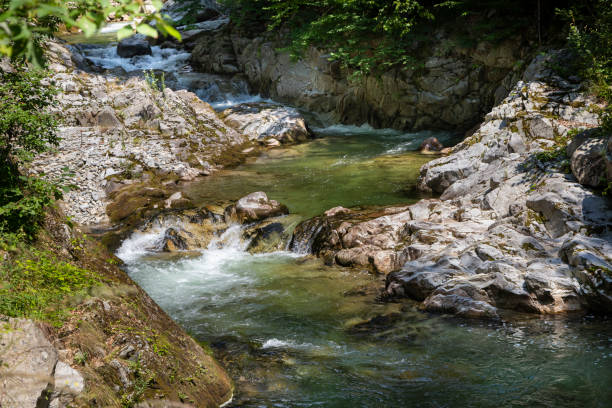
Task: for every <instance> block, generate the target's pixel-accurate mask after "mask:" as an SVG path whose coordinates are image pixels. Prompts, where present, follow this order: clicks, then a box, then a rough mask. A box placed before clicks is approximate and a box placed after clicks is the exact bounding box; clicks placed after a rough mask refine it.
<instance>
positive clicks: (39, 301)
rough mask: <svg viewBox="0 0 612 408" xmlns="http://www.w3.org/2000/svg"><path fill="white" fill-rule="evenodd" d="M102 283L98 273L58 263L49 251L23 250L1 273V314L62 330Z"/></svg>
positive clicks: (5, 262) (17, 253) (7, 262)
mask: <svg viewBox="0 0 612 408" xmlns="http://www.w3.org/2000/svg"><path fill="white" fill-rule="evenodd" d="M0 239H2V238H0ZM100 282H101V281H100V277H99V276H98V275H97V274H96V273H94V272H91V271H89V270H87V269H83V268H79V267H76V266H74V265H72V264H70V263H68V262H65V261H61V260H58V259H57V257H56V256H55V255H53V254H52V253H51V252H49V251H45V250H39V249H35V248H26V247H21V248H19V249H18V250H17V251H16V254H15V256H13V257H12V259H10V260H5V261H3V263H2V268H1V269H0V314H3V315H6V316H10V317H26V318H32V319H36V320H44V321H46V322H48V323H50V324H52V325H54V326H57V327H59V326H61V325H62V323H63V322H64V321H65V320H66V319H67V317H68V316H69V313H70V311H71V310H72V308H73V305H74V304H75V303H76V302H75V300H77V299H79V298H81V299H82V298H83V297H86V296H88V292H89V290H90V289H91V288H92V287H94V286H97V285H99V284H100Z"/></svg>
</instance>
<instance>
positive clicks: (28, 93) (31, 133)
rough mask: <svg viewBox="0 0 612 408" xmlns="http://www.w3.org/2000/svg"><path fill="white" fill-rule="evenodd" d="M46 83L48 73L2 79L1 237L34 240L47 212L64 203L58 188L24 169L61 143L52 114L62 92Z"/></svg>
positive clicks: (2, 76) (20, 70)
mask: <svg viewBox="0 0 612 408" xmlns="http://www.w3.org/2000/svg"><path fill="white" fill-rule="evenodd" d="M44 78H45V72H44V71H40V70H27V69H26V68H25V67H24V66H18V67H17V69H16V71H15V72H2V73H0V232H1V231H4V232H13V233H14V232H18V231H23V232H25V234H26V235H27V236H28V237H30V238H32V237H33V236H34V234H35V233H36V231H37V229H38V228H39V226H40V222H41V220H42V219H43V216H44V211H45V208H46V207H47V206H48V205H49V204H50V203H51V202H52V201H53V200H54V199H58V198H60V197H61V193H60V190H59V189H58V188H57V186H55V185H54V184H52V183H49V182H47V181H45V180H42V179H39V178H36V177H29V176H25V175H23V174H21V172H20V169H19V168H20V166H22V165H23V164H24V163H25V162H27V161H29V160H31V159H32V157H33V156H34V155H35V154H36V153H40V152H43V151H45V150H46V149H48V148H49V147H50V146H53V145H57V143H58V138H57V134H56V130H57V120H56V118H55V117H54V116H53V115H51V114H49V113H46V110H47V109H48V108H49V107H50V106H52V105H53V96H54V94H55V92H56V91H55V89H54V88H53V87H51V86H47V85H45V84H44V81H43V80H44Z"/></svg>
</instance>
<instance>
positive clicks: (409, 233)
mask: <svg viewBox="0 0 612 408" xmlns="http://www.w3.org/2000/svg"><path fill="white" fill-rule="evenodd" d="M563 56H564V54H563V53H552V55H551V56H548V57H544V56H539V57H537V58H536V59H535V60H534V62H533V63H532V64H531V65H530V66H529V67H528V69H527V71H526V73H525V77H524V81H521V82H519V83H518V84H517V86H516V87H515V88H514V90H513V91H512V92H511V93H510V95H508V97H507V98H506V99H504V101H503V102H502V103H501V104H499V105H497V106H496V107H495V108H493V110H492V111H491V112H490V113H489V114H488V115H487V116H486V119H485V121H484V122H483V123H482V124H481V126H480V127H479V128H478V130H476V132H475V133H474V134H473V135H472V136H471V137H469V138H467V139H466V140H465V141H464V142H462V143H461V144H459V145H458V146H456V147H455V148H453V152H452V154H451V155H450V156H447V157H442V158H439V159H436V160H433V161H431V162H429V163H428V164H426V165H425V166H423V168H422V170H421V176H420V179H419V186H420V188H421V189H423V190H426V191H430V192H431V191H433V192H436V193H441V197H440V199H428V200H421V201H420V202H418V203H416V204H413V205H410V206H407V207H396V208H386V209H379V210H367V211H366V210H352V211H351V212H348V213H347V212H345V211H343V212H340V213H337V212H336V211H329V212H327V213H326V215H325V216H321V217H317V218H314V219H311V220H308V221H305V222H304V223H302V224H300V225H299V226H298V227H297V228H296V230H295V234H294V237H293V241H292V247H293V249H294V250H296V251H302V252H303V251H304V250H306V251H308V252H311V253H314V254H317V255H319V256H321V257H323V258H324V259H325V260H326V261H328V262H330V263H337V264H340V265H345V266H358V267H367V268H370V269H371V270H374V271H377V272H382V273H386V274H387V278H386V287H385V292H384V293H385V296H391V297H393V296H400V297H401V296H406V297H410V298H413V299H416V300H419V301H422V308H423V309H425V310H428V311H432V312H443V313H453V314H457V315H461V316H465V317H486V318H491V317H493V318H495V317H497V316H498V315H499V310H516V311H521V312H528V313H564V312H569V311H576V310H586V309H590V310H594V311H599V312H605V313H610V312H612V308H611V307H610V300H611V299H612V292H611V290H610V288H611V282H612V281H611V277H612V274H611V273H610V270H611V269H610V265H611V263H612V246H611V245H612V209H611V208H610V201H609V200H608V199H607V198H605V197H602V196H600V195H597V194H595V193H594V192H593V191H591V190H589V188H588V187H587V186H584V185H582V184H580V183H579V182H578V180H576V179H575V178H574V177H573V176H572V175H571V174H567V173H565V171H567V168H568V165H569V158H563V157H560V158H557V159H554V158H553V159H546V157H547V156H546V155H544V156H542V155H538V154H537V153H541V152H543V151H544V150H548V151H556V150H557V149H560V148H561V149H564V148H565V144H560V143H561V142H559V140H563V138H564V135H566V134H567V132H568V131H569V129H571V128H590V127H594V126H597V124H598V118H597V116H596V115H594V114H592V113H590V111H589V105H591V104H594V103H595V101H594V100H590V99H589V98H587V97H586V96H584V95H582V94H580V92H579V89H580V84H578V83H571V82H568V81H567V80H565V79H563V78H560V77H558V76H557V75H556V74H555V73H553V72H552V71H550V70H549V69H548V68H547V66H548V61H549V59H550V58H563ZM578 102H580V103H578ZM585 133H586V135H578V136H576V141H575V143H573V144H571V145H570V147H568V149H569V150H568V154H569V155H570V156H571V157H576V158H578V157H579V156H578V155H581V156H580V157H584V155H586V156H588V155H589V154H591V153H590V152H593V151H598V152H601V149H602V148H606V143H607V139H603V138H600V139H593V138H592V131H588V132H585ZM551 135H552V136H551ZM565 143H567V142H565ZM594 146H595V147H594ZM542 157H544V158H542ZM599 157H601V161H596V160H590V161H589V160H587V159H582V160H581V161H580V160H576V163H577V164H578V162H579V161H580V163H581V164H580V165H581V166H582V167H580V168H581V169H584V168H586V171H584V174H595V173H597V174H600V175H601V174H604V173H605V166H604V165H603V163H604V160H605V158H604V155H602V154H601V153H599ZM595 168H596V170H594V169H595ZM587 180H588V177H585V178H583V179H582V181H587Z"/></svg>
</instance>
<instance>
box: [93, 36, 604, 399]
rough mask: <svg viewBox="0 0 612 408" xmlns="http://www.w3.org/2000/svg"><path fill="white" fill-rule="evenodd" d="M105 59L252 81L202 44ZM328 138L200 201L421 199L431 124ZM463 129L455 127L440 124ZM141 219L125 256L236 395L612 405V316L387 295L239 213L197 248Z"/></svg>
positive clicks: (266, 161) (375, 282) (222, 87)
mask: <svg viewBox="0 0 612 408" xmlns="http://www.w3.org/2000/svg"><path fill="white" fill-rule="evenodd" d="M86 53H87V54H88V56H89V57H90V58H91V59H92V60H93V61H95V62H96V63H98V64H99V65H101V66H104V67H105V68H109V69H113V68H117V67H121V68H123V69H125V70H126V71H139V70H144V69H147V70H148V69H160V70H164V71H167V72H168V73H169V75H173V77H172V78H170V79H171V82H172V81H174V82H172V84H173V86H176V87H183V88H187V89H191V90H193V91H195V92H196V93H197V94H198V96H200V97H201V98H202V99H204V100H207V101H209V102H211V103H212V104H214V106H216V107H217V108H219V109H221V108H224V107H226V106H231V105H232V104H236V103H239V102H242V101H247V100H259V99H260V98H259V97H258V96H253V95H249V94H248V91H247V88H246V87H245V85H244V83H241V82H240V80H233V81H234V82H232V79H229V80H228V79H227V78H219V77H216V76H207V75H205V74H197V73H193V72H190V69H189V67H188V65H187V59H188V54H186V53H181V52H177V51H174V50H163V49H160V48H158V47H154V48H153V56H150V57H137V58H134V59H130V60H126V59H121V58H119V57H117V56H116V53H114V51H113V47H112V46H94V47H90V48H87V49H86ZM314 131H315V134H316V136H317V139H315V140H313V141H311V142H308V143H304V144H301V145H298V146H292V147H287V148H279V149H275V150H270V151H268V152H267V153H265V154H263V155H262V156H260V157H258V158H256V159H253V160H251V161H249V162H247V163H245V164H244V165H242V166H240V167H238V168H236V169H234V170H228V171H223V172H220V173H218V174H216V175H214V176H212V177H209V178H206V179H205V180H203V181H200V182H197V183H193V184H192V185H190V186H189V188H188V191H187V193H188V194H189V195H190V196H191V197H192V198H193V199H194V200H196V201H197V202H200V203H215V202H220V201H226V200H230V199H237V198H239V197H241V196H243V195H245V194H247V193H250V192H253V191H257V190H262V191H266V192H267V193H268V195H269V196H270V197H272V198H274V199H277V200H279V201H281V202H283V203H285V204H287V205H288V207H289V209H290V210H291V212H292V213H294V214H296V216H297V217H299V218H307V217H311V216H313V215H317V214H320V213H321V212H322V211H324V210H326V209H328V208H331V207H334V206H337V205H343V206H356V205H392V204H406V203H411V202H414V201H415V200H417V199H418V198H419V197H418V195H417V194H416V193H415V191H414V183H415V181H416V177H417V175H418V169H419V167H420V166H421V165H422V164H423V163H425V162H426V161H427V160H428V157H426V156H422V155H419V154H417V153H415V152H414V151H413V150H415V149H416V148H417V147H418V144H419V142H420V140H422V139H423V138H425V137H428V136H430V135H434V133H431V132H420V133H413V134H410V133H401V132H396V131H391V130H383V131H380V130H378V131H375V130H373V129H371V128H368V127H359V128H356V127H347V126H332V127H322V128H318V129H314ZM435 135H436V136H437V137H439V138H444V139H446V140H447V142H449V141H450V139H449V138H451V135H447V134H437V133H436V134H435ZM162 232H163V231H162V230H159V231H152V232H149V233H147V234H144V233H139V232H136V233H134V235H133V236H132V237H130V238H129V239H128V240H126V241H125V242H124V243H123V245H122V247H121V248H120V249H119V251H118V253H117V254H118V256H119V257H121V258H122V259H123V260H124V261H125V262H126V269H127V272H128V273H129V274H130V276H131V277H132V278H133V279H134V280H136V281H137V282H138V283H139V284H140V285H141V286H142V287H143V288H144V289H145V290H146V291H147V292H148V293H149V294H150V295H151V296H152V297H153V298H154V299H155V300H156V301H157V302H158V303H159V304H160V305H161V306H162V307H163V308H164V310H166V311H167V312H168V313H169V314H170V315H171V316H172V317H173V318H174V319H176V320H177V321H178V322H179V323H180V324H181V325H182V326H183V327H184V328H186V329H187V330H188V331H189V332H190V333H191V334H192V335H193V336H194V337H195V338H197V339H198V340H200V341H202V342H207V343H208V344H210V345H211V347H212V349H213V351H214V352H215V355H216V356H217V357H218V358H219V359H220V360H221V361H222V363H224V365H225V366H226V368H227V369H228V371H229V372H230V374H231V375H232V376H233V378H234V381H235V384H236V394H235V396H234V400H233V402H232V404H231V406H235V407H347V408H348V407H410V406H419V407H456V406H473V407H504V406H513V407H514V406H516V407H532V406H541V407H553V406H554V407H586V406H589V407H606V406H608V407H609V406H611V404H612V324H611V322H610V321H609V320H606V319H604V318H596V317H592V316H575V317H560V318H552V317H533V316H529V317H527V316H521V315H512V316H508V318H507V319H506V320H505V321H504V322H503V323H499V322H488V321H475V320H469V321H466V320H461V319H456V318H452V317H445V316H437V315H428V314H424V313H421V312H419V311H418V310H417V309H416V305H415V304H414V303H412V302H411V301H405V302H401V303H387V304H385V303H379V302H377V301H376V295H377V293H378V290H379V289H380V288H381V287H382V286H383V278H381V277H378V276H373V275H371V274H369V273H367V272H364V271H359V270H350V269H343V268H336V267H329V266H325V265H323V264H322V263H321V262H320V261H319V260H317V259H312V258H310V257H304V256H301V255H298V254H293V253H289V252H276V253H271V254H258V255H253V254H250V253H248V252H247V251H246V250H245V249H246V246H247V244H248V243H247V242H244V241H242V240H241V238H240V237H241V227H240V226H232V227H230V228H229V229H228V230H227V231H226V232H225V233H224V234H223V235H222V236H220V237H218V238H217V239H215V240H214V241H213V242H212V243H211V244H210V246H209V247H208V248H203V249H202V250H201V251H200V252H199V253H196V254H195V255H194V254H193V253H190V254H189V255H186V256H184V257H179V258H172V259H168V258H163V257H159V256H156V255H155V254H151V253H149V252H148V250H147V248H150V247H151V246H154V245H153V244H154V243H155V242H156V241H157V240H159V239H160V237H161V234H162Z"/></svg>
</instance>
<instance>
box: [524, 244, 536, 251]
mask: <svg viewBox="0 0 612 408" xmlns="http://www.w3.org/2000/svg"><path fill="white" fill-rule="evenodd" d="M521 248H523V249H524V250H525V251H537V248H536V247H535V245H533V244H532V243H531V242H525V243H523V245H521Z"/></svg>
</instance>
